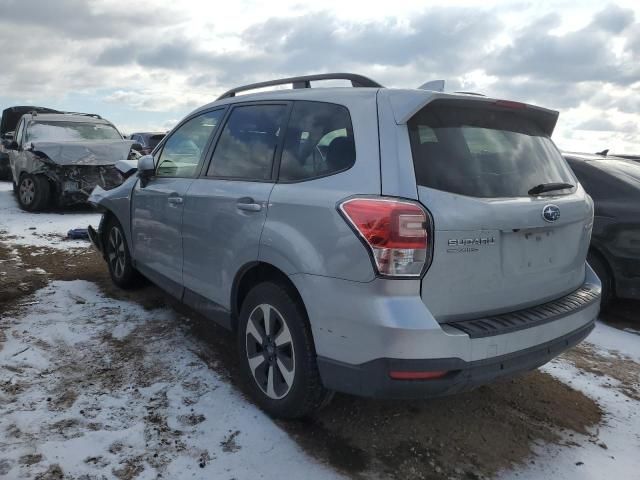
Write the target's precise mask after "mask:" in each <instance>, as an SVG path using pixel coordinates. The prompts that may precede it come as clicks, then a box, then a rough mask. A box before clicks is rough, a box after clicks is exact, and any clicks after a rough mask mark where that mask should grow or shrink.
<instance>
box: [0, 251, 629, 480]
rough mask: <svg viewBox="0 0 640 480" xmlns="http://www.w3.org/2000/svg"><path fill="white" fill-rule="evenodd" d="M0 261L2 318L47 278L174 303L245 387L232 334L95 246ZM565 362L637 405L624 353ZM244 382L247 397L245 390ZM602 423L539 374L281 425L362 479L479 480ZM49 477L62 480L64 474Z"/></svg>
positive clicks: (191, 331) (581, 398)
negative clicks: (108, 262)
mask: <svg viewBox="0 0 640 480" xmlns="http://www.w3.org/2000/svg"><path fill="white" fill-rule="evenodd" d="M0 262H2V263H1V264H0V267H1V268H0V270H2V271H3V272H5V273H4V274H3V275H2V276H1V277H0V286H1V288H0V308H1V311H2V312H4V313H8V312H14V313H15V311H16V309H21V308H25V306H26V303H28V302H25V298H27V295H28V294H30V293H31V292H34V291H36V290H37V289H39V288H41V287H43V286H44V285H45V284H46V283H47V282H48V281H51V280H76V279H81V280H87V281H91V282H94V283H96V284H97V285H99V287H100V288H101V289H102V291H103V292H104V293H105V294H106V295H108V296H110V297H112V298H115V299H127V300H133V301H135V302H137V303H139V304H140V305H142V306H143V307H144V308H147V309H151V308H157V307H162V306H168V307H170V308H173V309H175V310H177V311H178V312H179V313H180V314H181V315H180V316H179V317H181V318H182V319H183V320H182V321H184V324H183V325H182V326H181V328H182V329H183V330H184V329H186V331H187V334H188V335H189V337H190V341H191V342H192V344H193V351H194V352H195V353H196V354H197V355H198V356H199V357H200V358H201V359H202V360H204V361H205V363H207V365H209V366H210V368H213V369H215V370H216V371H217V372H218V373H220V374H222V375H223V376H224V377H225V378H226V379H228V380H229V381H230V382H231V383H233V384H236V382H237V380H236V379H237V378H238V375H237V373H238V371H237V366H236V365H237V362H236V354H235V351H234V348H233V345H234V342H233V338H232V337H231V334H230V333H228V332H226V331H225V330H223V329H221V328H219V327H217V326H216V325H213V324H211V323H210V322H207V321H206V320H204V319H203V318H201V317H200V316H198V315H197V314H195V313H193V312H191V311H189V310H188V309H186V308H185V307H182V306H181V305H178V304H176V302H174V301H172V300H171V299H170V298H168V297H167V296H166V295H165V294H164V293H163V292H161V291H160V290H158V289H157V288H156V287H154V286H152V285H145V286H142V287H141V288H139V289H137V290H133V291H128V292H125V291H122V290H119V289H117V288H115V287H114V286H113V285H112V284H111V282H110V280H109V277H108V274H107V270H106V266H105V264H104V262H103V261H102V260H101V259H100V258H99V256H98V255H97V254H96V253H95V252H94V251H93V250H91V249H90V248H87V249H82V250H71V251H67V250H54V249H48V248H46V247H32V246H17V247H15V248H13V249H11V248H8V247H6V246H2V243H0ZM629 311H630V312H631V311H632V308H631V309H630V310H629ZM614 313H615V312H614ZM612 315H613V314H612ZM616 315H617V316H616ZM614 317H615V319H614V320H615V321H617V322H618V323H621V325H623V324H624V322H627V321H630V320H631V319H629V318H626V317H625V314H624V312H623V313H622V314H620V313H619V312H618V313H615V315H614ZM618 317H621V318H622V319H621V318H618ZM164 328H166V329H174V328H175V326H171V325H168V326H166V327H164ZM621 328H623V327H622V326H621ZM156 333H158V332H156ZM0 341H2V332H1V331H0ZM107 341H111V340H110V339H105V342H107ZM111 347H113V348H115V349H117V350H119V351H120V354H121V355H122V354H124V355H125V356H127V355H129V356H135V355H136V354H137V352H136V348H137V347H136V345H135V344H126V343H122V344H117V345H116V344H114V345H111V346H110V348H111ZM96 353H99V352H96ZM566 358H567V359H568V360H569V361H571V362H573V363H574V364H575V365H576V366H578V367H579V368H582V369H585V370H587V371H589V372H592V373H599V374H607V375H611V376H613V377H614V378H616V379H619V380H620V382H621V385H622V386H616V387H614V386H612V388H620V389H621V391H622V392H623V393H624V394H625V395H628V396H629V397H631V398H634V399H638V396H639V392H638V388H637V384H635V383H634V382H635V381H636V380H635V378H636V377H635V376H634V375H637V371H638V365H637V364H635V363H634V362H631V361H630V360H628V359H625V358H622V357H621V358H618V359H614V361H613V362H611V361H608V362H602V361H599V360H601V359H599V358H598V354H597V353H596V352H594V351H590V349H589V348H587V347H579V348H577V349H574V350H573V351H571V352H569V353H568V354H567V355H566ZM609 360H610V359H609ZM72 373H73V375H71V374H72ZM138 373H139V374H140V375H141V378H142V377H145V378H149V377H151V378H153V377H154V375H147V373H150V372H138ZM143 373H144V374H143ZM151 373H152V372H151ZM69 374H70V375H71V378H73V380H74V382H79V383H80V384H82V383H85V384H86V383H87V382H94V383H96V382H105V381H107V379H108V378H99V377H100V376H99V375H98V377H96V373H95V372H93V373H92V372H87V371H82V370H81V371H79V372H78V371H73V370H72V369H70V371H69ZM159 375H161V373H160V372H158V376H159ZM108 376H109V373H108V372H104V375H103V377H108ZM111 380H113V381H115V380H116V379H113V378H112V379H111ZM236 386H237V387H238V388H239V389H240V390H241V391H242V389H243V386H242V385H241V384H237V385H236ZM69 392H71V393H69ZM62 393H63V394H61V395H60V396H59V397H58V398H56V399H55V405H54V407H55V408H63V407H64V406H65V405H67V404H69V403H73V401H74V394H73V392H72V390H69V391H67V390H65V391H64V392H62ZM601 421H602V411H601V409H600V407H599V406H598V405H597V403H595V402H594V401H593V400H591V399H590V398H588V397H586V396H585V395H583V394H582V393H580V392H578V391H576V390H574V389H572V388H570V387H568V386H567V385H565V384H564V383H561V382H560V381H558V380H556V379H554V378H552V377H551V376H550V375H548V374H545V373H542V372H539V371H536V372H532V373H529V374H527V375H525V376H523V377H520V378H517V379H514V380H510V381H506V382H502V383H497V384H494V385H490V386H485V387H482V388H480V389H478V390H476V391H474V392H470V393H467V394H463V395H458V396H454V397H450V398H443V399H435V400H428V401H426V400H425V401H411V402H387V401H374V400H366V399H360V398H355V397H350V396H346V395H336V398H335V399H334V401H333V403H332V404H331V405H330V406H329V407H328V408H326V409H325V410H323V411H322V412H321V413H320V414H319V415H318V416H317V417H316V418H313V419H310V420H307V421H303V422H279V424H280V426H281V427H282V428H284V429H285V430H286V431H288V432H289V433H290V434H291V435H292V436H293V438H295V439H296V440H297V442H298V443H299V444H300V445H301V446H302V448H303V449H304V450H306V451H307V452H309V453H310V454H312V455H313V456H315V457H317V458H319V459H320V460H322V461H324V462H327V463H328V464H330V465H332V466H333V467H335V468H337V469H338V470H339V471H342V472H344V473H346V474H347V475H349V476H353V477H356V478H358V477H362V478H364V477H367V478H370V477H372V476H377V477H382V478H398V479H422V478H426V479H429V478H470V479H476V478H485V477H491V476H493V475H494V474H496V473H497V472H499V471H501V470H503V469H505V468H509V467H510V466H512V465H517V464H521V463H522V462H527V461H532V462H535V460H530V458H531V454H532V445H534V444H536V443H539V442H555V443H563V442H567V438H571V437H572V436H573V435H578V434H579V435H585V436H587V438H589V441H592V442H594V443H595V442H596V441H597V440H596V438H595V437H593V436H592V433H590V432H593V431H594V430H593V427H595V426H597V425H598V424H599V423H600V422H601ZM61 428H62V429H63V430H64V428H65V427H64V426H61ZM232 440H233V439H232ZM33 460H34V459H25V461H33ZM120 473H121V474H120ZM120 473H119V474H118V477H120V478H135V477H136V470H135V468H134V466H133V467H131V468H130V469H129V470H126V469H125V470H124V471H122V472H120ZM42 478H57V477H56V472H51V474H50V475H48V476H45V477H42Z"/></svg>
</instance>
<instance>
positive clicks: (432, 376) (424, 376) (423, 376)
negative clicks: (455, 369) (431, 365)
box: [389, 370, 449, 380]
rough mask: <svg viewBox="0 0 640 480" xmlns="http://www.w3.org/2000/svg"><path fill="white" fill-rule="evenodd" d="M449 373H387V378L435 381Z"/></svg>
mask: <svg viewBox="0 0 640 480" xmlns="http://www.w3.org/2000/svg"><path fill="white" fill-rule="evenodd" d="M447 373H449V372H448V371H447V370H443V371H435V372H395V371H392V372H389V376H390V377H391V378H393V379H394V380H436V379H438V378H442V377H444V376H446V375H447Z"/></svg>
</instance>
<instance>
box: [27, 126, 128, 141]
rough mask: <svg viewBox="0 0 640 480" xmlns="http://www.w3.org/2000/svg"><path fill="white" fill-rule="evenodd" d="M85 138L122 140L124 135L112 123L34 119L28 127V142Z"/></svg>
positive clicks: (81, 139)
mask: <svg viewBox="0 0 640 480" xmlns="http://www.w3.org/2000/svg"><path fill="white" fill-rule="evenodd" d="M85 140H122V137H121V136H120V133H118V131H117V130H116V129H115V128H114V127H113V126H112V125H109V124H106V123H89V122H87V123H83V122H45V121H33V122H30V123H29V126H28V127H27V138H26V142H27V143H29V142H80V141H85Z"/></svg>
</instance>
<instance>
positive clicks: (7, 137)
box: [2, 132, 16, 140]
mask: <svg viewBox="0 0 640 480" xmlns="http://www.w3.org/2000/svg"><path fill="white" fill-rule="evenodd" d="M15 136H16V132H6V133H5V134H4V135H2V139H3V140H13V138H14V137H15Z"/></svg>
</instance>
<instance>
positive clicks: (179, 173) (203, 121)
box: [156, 110, 224, 177]
mask: <svg viewBox="0 0 640 480" xmlns="http://www.w3.org/2000/svg"><path fill="white" fill-rule="evenodd" d="M223 113H224V111H223V110H215V111H213V112H207V113H203V114H201V115H198V116H197V117H194V118H192V119H191V120H189V121H187V122H186V123H185V124H184V125H182V126H180V127H179V128H178V129H177V130H176V131H175V132H173V133H172V134H171V136H170V137H169V138H168V139H167V142H166V143H165V144H164V147H163V149H162V152H161V153H160V158H159V159H158V168H157V170H156V175H158V176H159V177H193V176H194V175H195V174H196V173H197V170H198V165H199V164H200V161H201V159H202V155H203V154H204V149H205V148H206V146H207V141H208V140H209V137H210V136H211V133H212V132H213V130H214V129H215V128H216V125H218V122H220V119H221V118H222V114H223Z"/></svg>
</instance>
